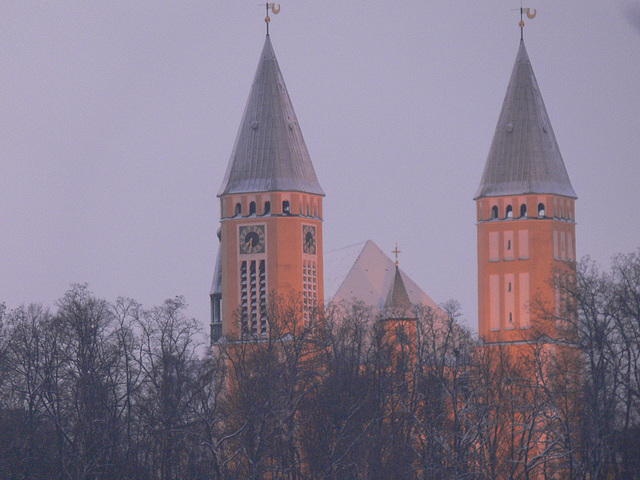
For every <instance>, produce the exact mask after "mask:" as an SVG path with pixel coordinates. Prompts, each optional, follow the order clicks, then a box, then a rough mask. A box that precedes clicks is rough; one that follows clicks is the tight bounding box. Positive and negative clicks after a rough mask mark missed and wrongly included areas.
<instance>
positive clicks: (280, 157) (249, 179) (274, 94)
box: [218, 35, 324, 196]
mask: <svg viewBox="0 0 640 480" xmlns="http://www.w3.org/2000/svg"><path fill="white" fill-rule="evenodd" d="M272 191H298V192H305V193H311V194H316V195H324V192H323V190H322V188H321V187H320V184H319V183H318V179H317V178H316V173H315V170H314V169H313V165H312V163H311V158H310V156H309V152H308V151H307V146H306V145H305V142H304V139H303V137H302V131H301V130H300V126H299V125H298V119H297V118H296V114H295V112H294V110H293V105H292V103H291V99H290V98H289V94H288V92H287V88H286V86H285V83H284V79H283V77H282V73H281V72H280V67H279V66H278V61H277V60H276V56H275V53H274V51H273V47H272V46H271V40H270V38H269V35H267V37H266V39H265V42H264V47H263V49H262V54H261V55H260V62H259V64H258V69H257V71H256V75H255V77H254V80H253V84H252V86H251V92H250V94H249V99H248V101H247V105H246V107H245V111H244V115H243V117H242V122H241V123H240V128H239V129H238V135H237V137H236V143H235V146H234V148H233V152H232V154H231V159H230V160H229V165H228V167H227V172H226V174H225V177H224V180H223V182H222V186H221V187H220V191H219V192H218V196H223V195H228V194H236V193H252V192H272Z"/></svg>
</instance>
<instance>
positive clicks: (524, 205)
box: [520, 203, 527, 218]
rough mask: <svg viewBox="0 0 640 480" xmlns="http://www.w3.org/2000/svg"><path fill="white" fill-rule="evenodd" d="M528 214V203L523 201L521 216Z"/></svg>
mask: <svg viewBox="0 0 640 480" xmlns="http://www.w3.org/2000/svg"><path fill="white" fill-rule="evenodd" d="M526 216H527V204H526V203H523V204H522V205H520V217H521V218H523V217H526Z"/></svg>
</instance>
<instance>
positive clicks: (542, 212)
mask: <svg viewBox="0 0 640 480" xmlns="http://www.w3.org/2000/svg"><path fill="white" fill-rule="evenodd" d="M545 215H546V210H545V208H544V203H539V204H538V218H544V216H545Z"/></svg>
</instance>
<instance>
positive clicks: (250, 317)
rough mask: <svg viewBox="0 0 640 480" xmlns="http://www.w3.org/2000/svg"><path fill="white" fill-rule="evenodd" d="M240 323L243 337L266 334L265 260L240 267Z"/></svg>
mask: <svg viewBox="0 0 640 480" xmlns="http://www.w3.org/2000/svg"><path fill="white" fill-rule="evenodd" d="M240 321H241V325H240V326H241V329H242V333H243V335H252V336H257V335H265V334H266V333H267V279H266V268H265V260H252V261H250V262H246V261H245V262H242V264H241V266H240Z"/></svg>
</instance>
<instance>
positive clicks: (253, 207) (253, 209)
mask: <svg viewBox="0 0 640 480" xmlns="http://www.w3.org/2000/svg"><path fill="white" fill-rule="evenodd" d="M255 214H256V202H251V203H250V204H249V215H255Z"/></svg>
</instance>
